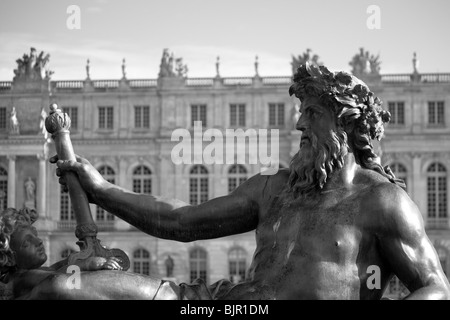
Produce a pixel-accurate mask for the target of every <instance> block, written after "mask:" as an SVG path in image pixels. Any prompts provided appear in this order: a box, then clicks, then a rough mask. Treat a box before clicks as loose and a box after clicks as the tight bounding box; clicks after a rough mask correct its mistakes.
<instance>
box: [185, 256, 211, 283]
mask: <svg viewBox="0 0 450 320" xmlns="http://www.w3.org/2000/svg"><path fill="white" fill-rule="evenodd" d="M189 265H190V278H191V282H193V281H194V280H195V279H202V280H204V281H205V282H206V280H207V279H206V278H207V275H208V274H207V253H206V251H205V250H204V249H201V248H195V249H193V250H191V252H190V253H189Z"/></svg>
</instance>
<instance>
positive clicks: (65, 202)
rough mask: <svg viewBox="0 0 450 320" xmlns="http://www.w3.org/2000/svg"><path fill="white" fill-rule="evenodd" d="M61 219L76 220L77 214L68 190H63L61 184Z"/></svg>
mask: <svg viewBox="0 0 450 320" xmlns="http://www.w3.org/2000/svg"><path fill="white" fill-rule="evenodd" d="M60 204H61V205H60V220H61V221H75V215H74V213H73V208H72V202H71V200H70V196H69V193H68V192H64V191H63V187H62V186H61V198H60Z"/></svg>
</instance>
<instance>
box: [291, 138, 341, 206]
mask: <svg viewBox="0 0 450 320" xmlns="http://www.w3.org/2000/svg"><path fill="white" fill-rule="evenodd" d="M307 136H308V137H309V138H310V142H309V144H310V145H309V147H306V148H305V147H303V148H301V149H300V150H299V151H298V152H297V153H296V154H295V155H294V157H293V158H292V160H291V163H290V166H289V169H290V175H289V180H288V186H287V192H286V194H285V196H287V198H288V199H290V201H292V200H296V199H299V198H306V197H308V196H310V195H312V194H314V193H315V192H317V191H320V190H321V189H322V188H323V187H324V185H325V183H326V182H327V179H328V178H329V177H330V175H331V174H332V173H333V172H334V171H335V170H337V169H341V168H342V167H343V165H344V157H345V155H346V154H347V152H348V145H347V134H346V133H345V132H344V131H343V130H339V131H337V132H336V131H331V132H330V135H329V136H328V137H327V138H326V139H325V141H319V140H318V138H317V136H316V135H314V134H313V133H312V132H307ZM288 199H286V200H288Z"/></svg>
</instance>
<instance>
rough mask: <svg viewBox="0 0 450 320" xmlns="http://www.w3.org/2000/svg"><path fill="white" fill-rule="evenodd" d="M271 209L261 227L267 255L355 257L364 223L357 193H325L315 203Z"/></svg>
mask: <svg viewBox="0 0 450 320" xmlns="http://www.w3.org/2000/svg"><path fill="white" fill-rule="evenodd" d="M270 210H271V211H269V212H268V215H267V216H266V218H267V219H266V220H265V221H264V223H262V224H261V225H260V226H259V227H258V231H257V237H258V246H260V249H262V250H263V251H267V252H266V254H263V256H266V255H267V256H271V257H272V258H273V259H274V260H284V261H285V262H287V261H288V260H289V259H291V258H292V257H297V258H302V257H303V258H307V259H308V260H309V259H311V260H320V261H323V260H324V258H325V259H329V260H330V261H334V262H340V261H342V262H344V261H345V260H347V259H353V258H354V257H353V256H352V255H353V253H354V252H355V250H354V249H355V247H357V246H358V245H359V243H360V241H361V234H362V229H363V227H364V213H363V212H361V205H360V201H355V198H354V197H343V198H340V199H339V201H338V200H337V198H336V197H334V198H328V197H323V199H322V200H321V201H318V202H317V203H316V204H315V205H311V204H307V205H296V206H294V205H291V206H278V207H277V205H273V206H271V208H270ZM261 253H262V252H261ZM279 262H281V261H279Z"/></svg>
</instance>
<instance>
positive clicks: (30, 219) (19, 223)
mask: <svg viewBox="0 0 450 320" xmlns="http://www.w3.org/2000/svg"><path fill="white" fill-rule="evenodd" d="M37 217H38V214H37V212H36V210H35V209H30V208H23V209H20V210H17V209H14V208H7V209H5V210H4V211H3V212H2V213H1V214H0V274H3V273H5V272H7V271H8V270H10V269H11V268H14V267H15V266H16V261H15V258H14V253H13V251H12V249H11V236H12V234H13V233H14V232H16V231H17V230H19V229H20V228H27V227H30V226H31V225H32V224H33V223H34V222H35V221H36V220H37Z"/></svg>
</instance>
